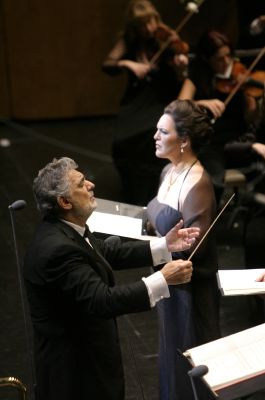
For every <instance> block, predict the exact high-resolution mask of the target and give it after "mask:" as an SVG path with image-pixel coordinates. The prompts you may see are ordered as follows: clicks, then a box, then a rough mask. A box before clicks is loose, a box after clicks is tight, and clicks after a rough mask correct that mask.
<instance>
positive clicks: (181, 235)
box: [166, 220, 200, 253]
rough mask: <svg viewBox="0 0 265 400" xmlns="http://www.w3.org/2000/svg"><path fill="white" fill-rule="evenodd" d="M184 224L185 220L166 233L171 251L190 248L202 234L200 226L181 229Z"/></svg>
mask: <svg viewBox="0 0 265 400" xmlns="http://www.w3.org/2000/svg"><path fill="white" fill-rule="evenodd" d="M182 226H183V220H181V221H180V222H179V223H177V225H175V226H174V228H172V229H171V230H170V231H169V232H168V233H167V234H166V243H167V248H168V251H170V252H171V253H172V252H178V251H184V250H188V249H189V248H190V247H191V246H192V245H193V243H194V242H195V239H196V238H197V237H198V236H199V234H200V228H196V227H192V228H183V229H181V228H182Z"/></svg>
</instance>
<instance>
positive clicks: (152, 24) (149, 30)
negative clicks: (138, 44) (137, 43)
mask: <svg viewBox="0 0 265 400" xmlns="http://www.w3.org/2000/svg"><path fill="white" fill-rule="evenodd" d="M157 27H158V23H157V20H156V18H155V17H150V18H149V19H148V20H147V21H145V22H143V25H142V27H141V33H142V35H143V37H144V38H150V37H153V36H154V34H155V32H156V30H157Z"/></svg>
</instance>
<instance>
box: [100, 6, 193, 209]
mask: <svg viewBox="0 0 265 400" xmlns="http://www.w3.org/2000/svg"><path fill="white" fill-rule="evenodd" d="M165 41H167V42H169V46H168V47H167V48H166V49H165V50H164V51H163V52H162V53H161V55H160V56H159V57H158V58H157V57H155V56H156V55H157V52H159V50H160V48H161V46H162V45H163V43H164V42H165ZM188 50H189V46H188V45H187V43H185V42H183V41H182V40H181V39H180V37H179V36H178V35H177V34H176V33H175V32H174V31H173V30H172V29H171V28H169V27H167V26H166V25H165V24H164V23H163V22H162V20H161V17H160V15H159V13H158V11H157V10H156V9H155V7H154V6H153V4H152V3H151V2H150V1H149V0H133V1H131V2H130V3H129V5H128V8H127V11H126V18H125V26H124V29H123V32H122V33H121V34H120V35H119V37H118V40H117V42H116V44H115V45H114V47H113V48H112V50H111V51H110V52H109V54H108V55H107V57H106V59H105V60H104V62H103V65H102V68H103V71H104V72H106V73H107V74H109V75H113V76H114V75H116V74H119V73H121V72H122V71H126V72H127V74H128V81H127V87H126V90H125V93H124V95H123V97H122V99H121V103H120V110H119V112H118V116H117V124H116V125H115V131H114V138H113V144H112V156H113V161H114V163H115V166H116V168H117V170H118V172H119V175H120V179H121V185H122V196H123V197H122V199H123V201H126V202H129V203H134V204H140V205H145V204H146V203H147V201H148V200H149V199H150V198H151V197H152V196H153V195H154V194H155V192H156V188H157V185H158V180H159V175H160V172H161V168H162V167H163V166H164V163H163V162H162V161H161V160H158V159H156V157H155V156H154V143H153V131H154V129H155V126H156V121H157V118H158V116H159V115H160V114H161V113H162V111H163V108H164V106H165V105H166V104H168V103H169V102H170V101H172V100H173V99H175V98H176V97H177V95H178V91H179V89H180V86H181V83H182V81H183V79H184V75H183V74H184V73H185V71H186V67H187V64H188V56H187V53H188ZM154 57H155V58H157V59H156V61H155V62H153V61H152V60H154Z"/></svg>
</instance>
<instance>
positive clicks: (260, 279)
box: [255, 272, 265, 282]
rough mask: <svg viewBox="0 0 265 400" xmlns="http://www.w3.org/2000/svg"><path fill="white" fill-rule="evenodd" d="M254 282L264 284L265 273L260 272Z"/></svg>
mask: <svg viewBox="0 0 265 400" xmlns="http://www.w3.org/2000/svg"><path fill="white" fill-rule="evenodd" d="M255 281H256V282H265V272H262V274H260V275H259V276H258V277H257V278H256V279H255Z"/></svg>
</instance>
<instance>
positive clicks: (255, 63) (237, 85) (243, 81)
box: [224, 46, 265, 106]
mask: <svg viewBox="0 0 265 400" xmlns="http://www.w3.org/2000/svg"><path fill="white" fill-rule="evenodd" d="M264 54H265V46H264V47H263V49H261V51H260V52H259V54H258V55H257V57H256V58H255V59H254V60H253V62H252V63H251V64H250V66H249V68H248V69H247V70H246V72H245V73H244V74H243V76H242V79H240V81H239V82H238V83H237V84H236V86H235V87H234V88H233V90H232V91H231V92H230V94H229V95H228V96H227V98H226V99H225V101H224V104H225V106H227V104H228V103H229V102H230V101H231V100H232V98H233V97H234V95H235V94H236V92H237V91H238V89H240V87H241V86H242V85H243V83H245V82H246V80H247V77H248V76H249V74H250V72H251V71H252V70H253V68H254V67H255V66H256V65H257V63H258V62H259V60H260V59H261V57H262V56H263V55H264Z"/></svg>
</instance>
